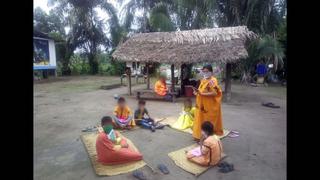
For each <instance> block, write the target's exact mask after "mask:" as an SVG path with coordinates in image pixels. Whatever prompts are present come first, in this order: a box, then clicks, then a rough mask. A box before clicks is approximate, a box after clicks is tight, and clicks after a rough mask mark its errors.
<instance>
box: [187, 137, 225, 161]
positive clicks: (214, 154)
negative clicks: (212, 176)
mask: <svg viewBox="0 0 320 180" xmlns="http://www.w3.org/2000/svg"><path fill="white" fill-rule="evenodd" d="M222 152H223V149H222V145H221V142H220V140H219V138H218V137H216V136H209V137H208V138H207V139H206V140H204V141H203V145H202V147H201V154H202V155H201V156H198V157H194V156H193V155H192V153H191V152H190V151H189V152H188V153H187V158H188V160H189V161H191V162H194V163H196V164H199V165H201V166H209V165H212V166H214V165H216V164H217V163H218V162H219V161H220V159H221V154H222ZM210 155H211V157H210ZM210 158H211V159H210Z"/></svg>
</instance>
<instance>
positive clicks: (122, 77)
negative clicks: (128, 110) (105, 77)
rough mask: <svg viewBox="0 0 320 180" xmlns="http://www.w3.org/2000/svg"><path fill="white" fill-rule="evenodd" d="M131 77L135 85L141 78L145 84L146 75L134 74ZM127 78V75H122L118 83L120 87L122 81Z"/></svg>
mask: <svg viewBox="0 0 320 180" xmlns="http://www.w3.org/2000/svg"><path fill="white" fill-rule="evenodd" d="M131 77H134V78H135V79H136V84H138V83H139V79H140V78H142V79H143V83H146V80H147V76H146V75H143V74H136V75H132V76H131ZM126 78H127V75H126V74H122V75H121V76H120V82H121V85H122V84H123V79H126Z"/></svg>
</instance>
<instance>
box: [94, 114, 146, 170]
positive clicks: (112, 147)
mask: <svg viewBox="0 0 320 180" xmlns="http://www.w3.org/2000/svg"><path fill="white" fill-rule="evenodd" d="M101 126H102V128H103V130H100V132H99V135H98V137H97V140H96V151H97V158H98V160H97V161H98V162H100V163H102V164H104V165H115V164H123V163H128V162H132V161H139V160H141V159H142V155H141V154H140V153H139V152H137V151H135V150H134V149H133V148H132V147H130V146H129V145H128V144H127V142H126V139H124V138H123V137H120V136H119V133H118V132H117V131H114V130H113V126H112V118H111V117H109V116H105V117H103V118H102V119H101ZM112 133H114V134H112Z"/></svg>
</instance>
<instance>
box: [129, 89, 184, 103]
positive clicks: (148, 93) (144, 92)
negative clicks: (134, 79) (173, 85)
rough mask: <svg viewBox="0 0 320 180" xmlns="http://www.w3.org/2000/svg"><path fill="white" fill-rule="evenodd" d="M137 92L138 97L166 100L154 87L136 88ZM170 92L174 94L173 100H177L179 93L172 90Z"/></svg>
mask: <svg viewBox="0 0 320 180" xmlns="http://www.w3.org/2000/svg"><path fill="white" fill-rule="evenodd" d="M135 92H136V94H137V99H151V100H166V99H165V98H164V97H163V96H160V95H158V94H157V93H155V92H154V90H153V89H141V90H136V91H135ZM170 94H171V95H172V96H173V98H172V102H176V98H177V95H178V94H179V93H178V92H173V93H172V92H171V93H170Z"/></svg>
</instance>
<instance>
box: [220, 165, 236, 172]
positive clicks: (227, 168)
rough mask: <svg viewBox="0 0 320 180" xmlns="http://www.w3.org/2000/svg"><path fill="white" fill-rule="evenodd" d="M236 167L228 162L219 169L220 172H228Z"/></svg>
mask: <svg viewBox="0 0 320 180" xmlns="http://www.w3.org/2000/svg"><path fill="white" fill-rule="evenodd" d="M233 170H234V168H233V164H229V163H226V164H225V165H224V166H223V167H221V168H220V169H219V172H221V173H228V172H231V171H233Z"/></svg>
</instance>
